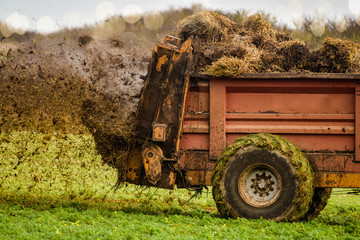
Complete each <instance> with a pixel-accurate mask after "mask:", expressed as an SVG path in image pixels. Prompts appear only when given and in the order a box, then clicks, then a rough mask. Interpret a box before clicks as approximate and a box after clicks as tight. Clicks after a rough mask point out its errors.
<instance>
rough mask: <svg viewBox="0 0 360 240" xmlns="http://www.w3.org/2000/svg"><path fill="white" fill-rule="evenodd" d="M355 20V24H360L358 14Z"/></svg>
mask: <svg viewBox="0 0 360 240" xmlns="http://www.w3.org/2000/svg"><path fill="white" fill-rule="evenodd" d="M355 20H356V23H357V25H359V26H360V15H358V16H357V17H356V19H355Z"/></svg>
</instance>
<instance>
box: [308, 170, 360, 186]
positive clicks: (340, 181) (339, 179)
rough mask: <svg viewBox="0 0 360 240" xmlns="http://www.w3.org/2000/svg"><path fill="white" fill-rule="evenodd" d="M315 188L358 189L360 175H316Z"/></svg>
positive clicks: (319, 173) (331, 173) (330, 173)
mask: <svg viewBox="0 0 360 240" xmlns="http://www.w3.org/2000/svg"><path fill="white" fill-rule="evenodd" d="M314 180H315V187H334V188H358V187H360V173H341V172H339V173H334V172H318V173H315V179H314Z"/></svg>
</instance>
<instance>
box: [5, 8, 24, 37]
mask: <svg viewBox="0 0 360 240" xmlns="http://www.w3.org/2000/svg"><path fill="white" fill-rule="evenodd" d="M3 22H4V23H3V24H4V29H5V30H4V31H5V32H6V31H9V32H11V34H13V33H17V34H19V35H23V34H24V33H26V32H27V31H28V29H29V20H28V18H27V17H26V16H25V15H20V14H18V13H12V14H11V15H9V16H8V17H7V18H6V19H5V20H4V21H3ZM5 25H6V26H5ZM7 35H9V33H7Z"/></svg>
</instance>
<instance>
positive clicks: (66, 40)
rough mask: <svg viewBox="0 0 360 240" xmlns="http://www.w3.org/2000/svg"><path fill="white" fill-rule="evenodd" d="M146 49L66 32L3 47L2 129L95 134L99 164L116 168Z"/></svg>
mask: <svg viewBox="0 0 360 240" xmlns="http://www.w3.org/2000/svg"><path fill="white" fill-rule="evenodd" d="M149 58H150V49H146V50H145V49H141V48H139V47H138V46H135V45H134V44H131V43H128V42H125V41H123V40H122V39H121V38H111V39H106V40H96V39H94V38H92V36H91V32H86V31H75V30H66V31H63V32H59V33H56V34H53V35H50V36H46V37H45V36H40V35H30V34H29V36H28V38H23V39H20V40H14V39H6V40H5V41H4V40H3V41H1V42H0V103H1V104H0V129H1V131H12V130H16V131H33V132H40V133H54V132H55V133H74V134H77V133H88V132H90V133H91V134H93V135H94V138H95V141H96V146H97V149H98V151H99V153H101V154H102V157H103V160H104V161H105V162H107V163H109V164H110V165H112V166H115V167H117V168H118V169H120V170H119V178H120V179H124V176H123V174H122V172H123V171H122V170H121V169H123V165H124V163H121V161H119V159H121V155H122V153H123V151H124V150H126V149H127V143H128V142H129V139H130V138H131V135H132V134H133V126H134V124H129V123H134V113H135V111H136V108H137V103H138V101H139V97H140V92H141V90H142V87H143V82H144V80H143V78H144V77H143V76H145V75H146V73H147V67H148V62H149Z"/></svg>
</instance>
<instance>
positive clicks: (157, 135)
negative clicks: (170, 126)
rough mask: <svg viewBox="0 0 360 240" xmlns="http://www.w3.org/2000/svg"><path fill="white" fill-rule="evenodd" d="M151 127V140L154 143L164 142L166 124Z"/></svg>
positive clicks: (154, 124) (155, 124)
mask: <svg viewBox="0 0 360 240" xmlns="http://www.w3.org/2000/svg"><path fill="white" fill-rule="evenodd" d="M152 127H153V134H152V140H153V141H154V142H165V141H166V129H167V124H161V123H153V124H152Z"/></svg>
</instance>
